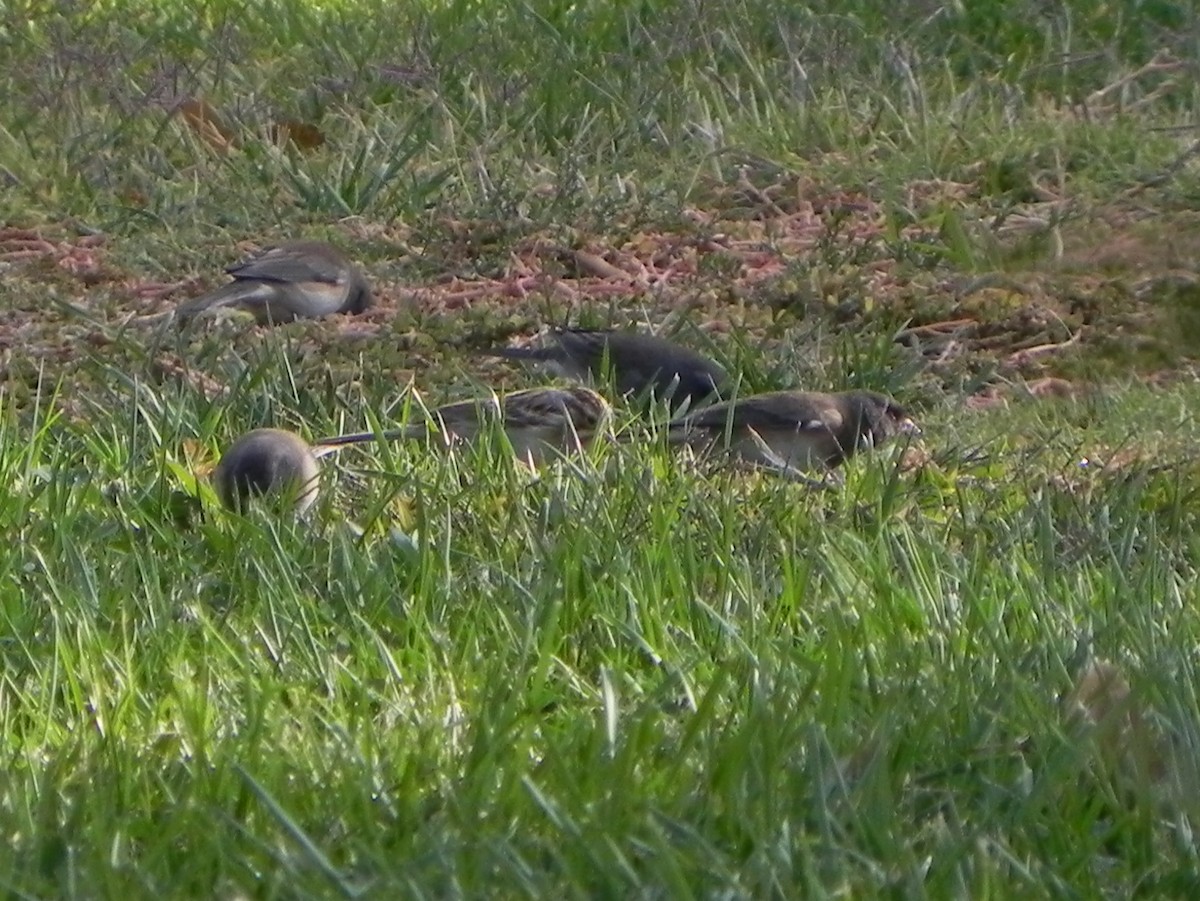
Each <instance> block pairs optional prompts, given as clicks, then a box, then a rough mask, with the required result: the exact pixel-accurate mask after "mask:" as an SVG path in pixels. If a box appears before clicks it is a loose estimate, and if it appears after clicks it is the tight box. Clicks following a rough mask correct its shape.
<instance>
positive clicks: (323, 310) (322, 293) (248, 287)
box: [156, 241, 374, 325]
mask: <svg viewBox="0 0 1200 901" xmlns="http://www.w3.org/2000/svg"><path fill="white" fill-rule="evenodd" d="M225 271H226V272H227V273H229V274H230V275H232V276H233V281H232V282H230V283H229V284H228V285H224V286H223V287H220V288H217V289H216V290H215V291H210V292H209V293H208V294H204V295H202V296H200V297H197V298H196V299H195V300H190V301H188V302H187V303H183V304H180V305H179V306H178V307H176V308H175V310H174V311H172V312H171V313H169V314H167V315H168V316H170V317H172V318H173V319H174V320H175V321H176V322H181V323H182V322H187V321H188V320H190V319H192V318H194V317H195V316H198V315H199V314H201V313H205V312H208V311H210V310H215V309H219V308H221V307H237V308H239V309H243V310H247V311H249V312H250V313H252V314H254V318H255V319H257V320H258V322H259V324H260V325H270V324H273V323H274V324H281V323H285V322H293V321H295V320H297V319H320V318H321V317H323V316H332V315H333V314H334V313H362V312H364V311H365V310H367V309H368V308H369V307H370V306H371V305H372V304H373V303H374V297H373V295H372V294H371V289H370V287H369V286H368V284H367V280H366V277H365V276H364V275H363V274H362V272H361V271H360V270H359V269H358V267H357V266H355V265H354V264H353V263H351V262H350V261H349V260H347V259H346V258H345V257H344V256H342V254H341V253H340V252H339V251H337V250H336V249H335V248H333V247H332V246H330V245H329V244H326V243H324V242H323V241H290V242H288V243H286V244H281V245H280V246H278V247H272V248H270V249H269V250H265V251H263V252H262V253H260V254H258V255H257V256H254V257H251V258H250V259H248V260H245V261H243V262H241V263H238V264H237V265H235V266H230V267H229V268H228V269H226V270H225ZM156 318H157V317H156Z"/></svg>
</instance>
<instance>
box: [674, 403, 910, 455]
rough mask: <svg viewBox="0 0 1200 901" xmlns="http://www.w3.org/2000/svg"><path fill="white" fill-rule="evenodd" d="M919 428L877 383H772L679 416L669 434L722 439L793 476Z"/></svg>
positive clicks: (699, 441)
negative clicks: (871, 386)
mask: <svg viewBox="0 0 1200 901" xmlns="http://www.w3.org/2000/svg"><path fill="white" fill-rule="evenodd" d="M918 431H919V429H917V427H916V424H915V423H914V422H913V421H912V419H911V418H909V415H908V413H907V412H906V411H905V410H904V408H903V407H901V406H900V405H899V404H898V403H896V401H894V400H892V398H890V397H888V396H886V395H884V394H878V393H876V392H874V391H845V392H842V393H839V394H822V393H819V392H809V391H772V392H768V393H766V394H755V395H751V396H749V397H742V398H738V399H736V400H730V401H724V402H722V403H718V404H713V405H712V406H709V407H705V408H704V409H702V410H697V411H696V412H694V413H689V414H687V415H686V416H683V417H681V418H679V419H676V420H674V421H673V422H672V423H671V424H670V426H669V431H668V440H669V441H670V442H671V443H673V444H690V445H694V446H705V447H707V446H713V445H718V446H723V447H726V448H727V449H728V450H729V452H730V453H732V454H733V455H734V456H735V457H738V458H740V459H742V460H744V461H746V462H748V463H750V464H752V465H755V466H760V467H763V468H766V469H771V470H774V471H777V472H779V473H781V474H784V475H791V476H794V475H797V474H798V473H800V472H801V471H804V470H808V471H812V470H821V469H824V470H828V469H833V468H834V467H836V466H839V465H840V464H841V463H842V462H843V461H845V460H846V459H847V458H849V457H852V456H853V455H854V454H856V453H857V452H858V451H860V450H865V449H867V448H870V447H874V446H877V445H879V444H882V443H883V442H884V441H886V440H887V439H888V438H890V437H892V436H893V435H896V434H898V433H901V432H918Z"/></svg>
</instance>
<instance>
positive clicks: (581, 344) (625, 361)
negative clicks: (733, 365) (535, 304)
mask: <svg viewBox="0 0 1200 901" xmlns="http://www.w3.org/2000/svg"><path fill="white" fill-rule="evenodd" d="M484 353H486V354H487V355H488V356H494V357H503V358H505V359H510V360H529V361H532V362H536V363H543V364H545V365H546V366H547V367H548V368H549V369H550V370H551V371H553V372H554V373H555V374H557V375H560V376H563V377H565V378H570V379H576V380H579V381H588V380H590V381H593V382H599V381H601V380H602V379H604V378H605V376H606V374H608V373H611V375H612V379H613V383H614V384H615V386H616V389H617V391H618V392H620V393H621V394H622V395H628V394H634V395H650V394H651V393H652V394H653V396H654V398H655V399H656V400H659V401H667V402H669V403H671V404H672V406H674V407H679V406H681V405H682V404H683V403H684V401H685V400H686V401H687V404H688V407H689V408H690V407H695V406H696V405H697V404H700V403H703V402H706V401H708V400H711V399H714V398H715V397H716V396H718V395H719V393H720V392H721V391H722V390H723V389H724V388H725V387H726V386H727V385H728V383H729V376H728V373H726V372H725V370H724V369H723V368H722V367H721V366H720V365H719V364H717V363H716V362H714V361H713V360H710V359H709V358H708V357H706V356H704V355H703V354H701V353H698V352H696V351H694V350H692V349H690V348H687V347H683V346H682V345H680V344H677V343H675V342H674V341H669V340H667V339H666V338H660V337H658V336H657V335H648V334H645V333H643V332H636V331H611V330H588V329H554V330H552V331H550V332H549V333H548V334H547V335H546V336H545V337H544V338H543V340H542V343H541V344H540V345H539V346H535V347H493V348H489V349H488V350H486V351H484Z"/></svg>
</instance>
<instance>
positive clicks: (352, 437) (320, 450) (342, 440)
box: [312, 425, 429, 457]
mask: <svg viewBox="0 0 1200 901" xmlns="http://www.w3.org/2000/svg"><path fill="white" fill-rule="evenodd" d="M428 431H429V428H428V426H425V425H410V426H405V427H404V428H402V429H385V430H384V431H382V432H354V433H352V434H349V435H333V436H331V437H329V438H321V439H319V440H317V441H314V442H313V443H312V449H313V455H314V456H316V457H326V456H328V455H329V454H334V453H337V452H338V451H340V450H341V449H342V448H344V447H346V446H348V445H351V444H368V443H370V442H372V441H411V440H413V439H414V438H421V437H423V436H424V435H425V434H426V433H427V432H428Z"/></svg>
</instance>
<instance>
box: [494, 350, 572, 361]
mask: <svg viewBox="0 0 1200 901" xmlns="http://www.w3.org/2000/svg"><path fill="white" fill-rule="evenodd" d="M479 353H480V354H482V355H483V356H485V357H500V358H502V359H505V360H536V361H540V362H547V361H552V360H556V359H558V354H556V353H555V351H554V350H553V349H552V348H549V347H485V348H483V349H482V350H480V351H479Z"/></svg>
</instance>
